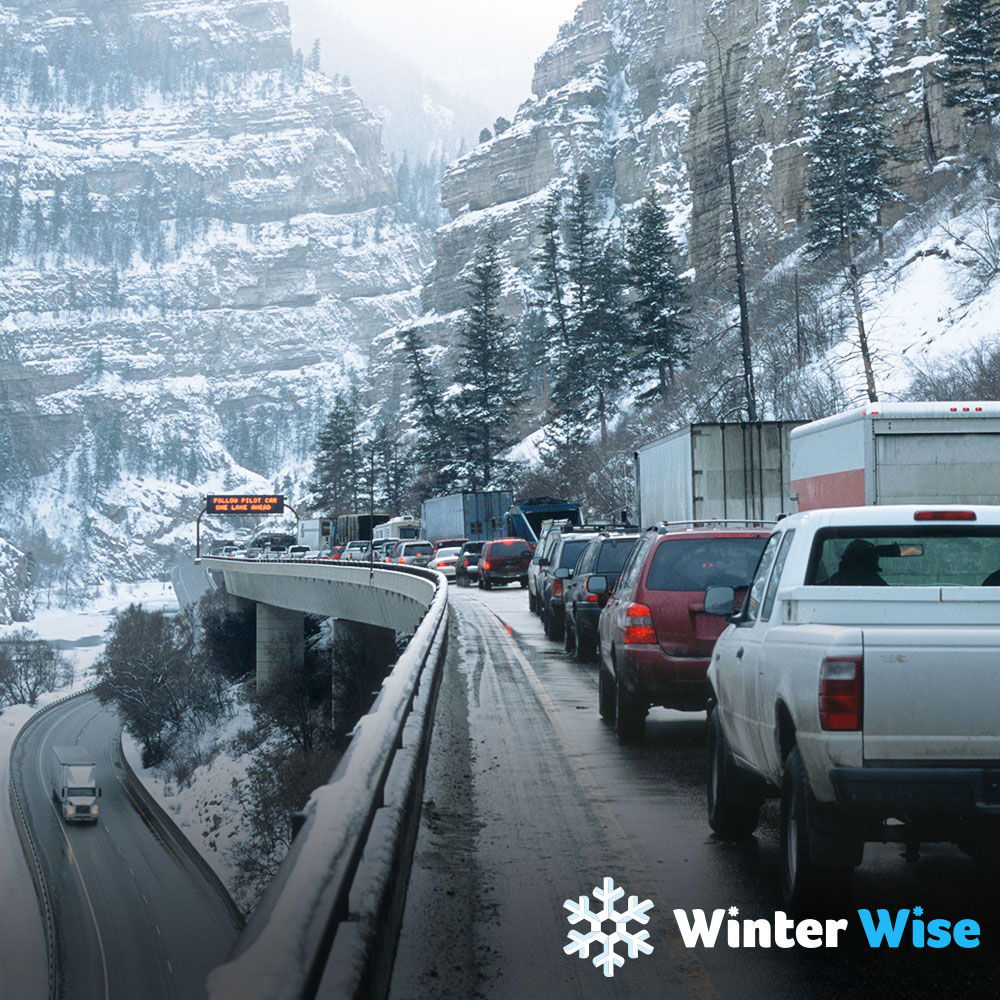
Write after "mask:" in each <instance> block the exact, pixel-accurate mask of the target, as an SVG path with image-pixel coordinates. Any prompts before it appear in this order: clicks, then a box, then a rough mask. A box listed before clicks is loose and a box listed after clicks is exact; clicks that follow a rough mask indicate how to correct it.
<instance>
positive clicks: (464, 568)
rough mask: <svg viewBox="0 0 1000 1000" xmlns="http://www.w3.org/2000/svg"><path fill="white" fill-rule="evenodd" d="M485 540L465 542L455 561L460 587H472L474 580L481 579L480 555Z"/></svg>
mask: <svg viewBox="0 0 1000 1000" xmlns="http://www.w3.org/2000/svg"><path fill="white" fill-rule="evenodd" d="M485 544H486V543H485V542H465V543H464V544H463V545H462V548H461V550H460V551H459V553H458V562H456V563H455V583H456V584H457V585H458V586H459V587H471V586H472V581H473V580H476V581H478V580H479V569H478V566H479V555H480V553H481V552H482V551H483V546H484V545H485Z"/></svg>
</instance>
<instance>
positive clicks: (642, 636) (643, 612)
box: [624, 604, 656, 646]
mask: <svg viewBox="0 0 1000 1000" xmlns="http://www.w3.org/2000/svg"><path fill="white" fill-rule="evenodd" d="M624 638H625V645H626V646H653V645H655V644H656V629H655V628H653V612H652V611H650V610H649V608H647V607H646V605H645V604H630V605H629V606H628V610H627V611H626V612H625V629H624Z"/></svg>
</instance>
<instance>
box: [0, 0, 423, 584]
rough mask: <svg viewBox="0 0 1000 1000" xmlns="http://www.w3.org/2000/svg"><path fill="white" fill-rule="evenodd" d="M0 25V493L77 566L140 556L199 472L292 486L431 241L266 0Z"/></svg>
mask: <svg viewBox="0 0 1000 1000" xmlns="http://www.w3.org/2000/svg"><path fill="white" fill-rule="evenodd" d="M0 46H2V49H3V52H4V59H3V61H2V63H0V362H2V363H0V445H2V447H0V475H2V476H3V477H4V478H5V480H6V481H7V482H8V484H9V487H10V488H8V490H6V491H5V498H6V504H7V506H6V507H5V508H4V509H3V510H2V511H0V514H2V516H3V521H4V524H5V526H6V527H7V529H8V533H9V534H10V536H11V537H12V538H14V539H16V540H17V541H18V543H19V544H21V545H22V547H26V548H30V549H31V550H32V551H33V552H34V553H35V554H36V557H39V558H40V559H42V560H43V561H45V560H48V561H49V563H50V564H52V565H55V563H56V562H58V561H59V560H62V559H66V558H69V559H70V562H71V563H72V564H73V566H74V570H73V573H74V575H75V577H76V583H77V584H80V583H83V582H85V578H86V577H87V576H88V575H90V576H92V577H93V578H94V579H96V578H97V577H99V576H107V575H113V576H115V577H117V578H120V579H121V578H131V579H135V578H140V577H148V576H150V575H151V574H155V573H158V572H161V571H162V570H163V569H164V567H166V566H168V565H171V564H172V563H173V562H175V561H176V560H177V558H178V557H179V555H180V554H182V552H183V551H184V550H183V548H182V547H180V543H182V542H184V543H185V544H186V540H187V539H188V538H189V537H191V536H193V518H194V515H195V514H196V513H197V511H198V510H199V509H200V506H201V504H200V502H199V501H200V498H201V497H203V495H204V494H205V492H206V491H209V490H213V489H222V488H229V489H237V488H244V487H247V488H249V487H253V488H257V489H263V488H266V489H281V488H282V487H284V488H285V489H286V491H288V492H290V493H293V494H295V495H298V493H299V492H300V489H301V483H302V481H303V479H304V478H305V477H306V476H307V474H308V472H309V464H310V463H309V460H308V458H307V455H308V452H309V450H310V448H311V446H312V443H313V441H314V438H315V433H316V430H317V428H318V426H319V423H320V422H321V420H322V419H323V417H324V415H325V412H326V409H327V406H328V403H329V399H330V397H331V396H332V394H333V392H334V391H335V390H336V389H338V388H339V387H341V386H343V385H344V384H345V383H346V381H347V380H348V378H350V377H352V376H351V373H352V372H355V373H356V372H359V371H363V370H364V368H365V367H366V366H367V364H368V354H369V345H370V343H371V340H372V338H373V337H375V336H377V335H378V334H379V333H381V332H382V331H383V330H384V329H385V328H387V327H389V326H393V325H395V324H397V323H399V322H401V321H404V320H406V319H407V318H409V317H411V316H413V315H414V314H415V313H416V312H417V309H418V295H419V287H420V282H421V278H422V274H423V272H424V270H425V269H426V267H427V266H428V264H429V263H430V256H429V254H430V248H429V245H428V240H427V237H426V235H425V234H424V233H423V232H422V231H421V230H420V229H419V227H417V226H415V225H413V224H412V223H410V222H407V221H403V215H404V213H401V212H399V210H398V203H397V200H396V192H395V183H394V180H393V177H392V174H391V172H390V170H389V168H388V166H387V164H386V162H385V158H384V156H383V151H382V147H381V141H380V125H379V123H378V121H377V120H376V119H375V118H374V117H373V116H372V115H371V113H370V112H369V111H368V110H367V109H366V108H365V107H364V105H363V104H362V103H361V101H360V100H359V99H358V98H357V96H356V95H355V93H354V92H353V90H352V89H351V88H350V87H349V86H345V85H343V84H340V83H337V84H335V83H334V82H332V81H331V80H329V79H327V78H326V77H324V76H322V75H320V74H318V73H314V72H311V71H310V70H308V69H306V68H305V67H304V65H303V60H302V59H301V57H300V56H298V55H296V54H295V53H294V52H293V50H292V46H291V40H290V33H289V25H288V14H287V9H286V8H285V6H284V4H282V3H278V2H270V0H223V2H218V3H205V2H200V0H176V2H171V3H165V2H162V0H113V2H109V3H104V4H102V5H100V7H99V8H95V7H94V5H92V4H89V3H86V2H84V0H80V2H68V3H63V4H60V5H59V9H58V12H56V11H55V10H54V9H51V8H45V7H40V6H39V5H37V4H34V3H27V2H25V3H12V2H9V0H8V2H2V3H0ZM229 527H230V533H231V526H229ZM210 530H211V528H210ZM219 530H220V531H224V530H225V528H224V527H222V526H220V527H219ZM81 556H84V557H85V558H84V559H81V558H79V557H81ZM67 582H70V583H71V582H72V581H67ZM70 589H72V588H70Z"/></svg>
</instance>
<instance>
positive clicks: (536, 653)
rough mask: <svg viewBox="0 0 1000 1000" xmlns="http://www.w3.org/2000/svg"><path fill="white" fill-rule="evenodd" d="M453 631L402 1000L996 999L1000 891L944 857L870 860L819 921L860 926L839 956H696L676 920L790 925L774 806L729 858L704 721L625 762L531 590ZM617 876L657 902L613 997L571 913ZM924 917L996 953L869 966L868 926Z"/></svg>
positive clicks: (659, 734) (964, 863) (406, 937)
mask: <svg viewBox="0 0 1000 1000" xmlns="http://www.w3.org/2000/svg"><path fill="white" fill-rule="evenodd" d="M451 628H452V632H451V637H450V647H449V659H448V664H447V667H446V674H445V678H444V681H443V686H442V690H441V695H440V701H439V705H438V712H437V718H436V722H435V732H434V744H433V746H432V752H431V758H430V769H429V773H428V779H427V786H426V789H425V795H424V798H425V802H424V811H423V819H422V827H421V833H420V839H419V841H418V844H417V855H416V859H415V863H414V872H413V877H412V879H411V884H410V889H409V894H408V898H407V911H406V915H405V918H404V926H403V934H402V936H401V939H400V944H399V949H398V953H397V959H396V965H395V969H394V974H393V984H392V992H391V996H392V997H393V1000H423V998H441V1000H451V998H460V997H489V998H494V997H495V998H509V1000H521V998H529V997H530V998H535V997H538V998H543V1000H562V998H564V997H565V998H569V997H591V996H594V997H605V996H606V997H629V998H632V997H635V998H645V997H654V996H655V997H674V996H676V997H724V998H727V1000H728V998H733V1000H736V998H740V1000H743V998H749V1000H756V998H760V1000H764V998H770V997H777V998H788V1000H793V998H796V1000H798V998H809V1000H811V998H814V997H815V998H820V997H822V998H826V997H831V996H836V997H838V998H854V997H857V998H859V1000H860V998H867V997H874V996H878V997H882V996H886V997H888V996H894V995H903V996H906V997H908V998H920V1000H923V998H927V1000H950V998H956V1000H957V998H958V997H963V998H964V997H970V996H971V997H986V996H994V995H996V992H997V981H998V973H1000V967H998V958H1000V947H998V942H1000V919H998V913H1000V907H998V903H997V889H996V886H997V883H996V882H995V881H991V880H990V879H987V878H986V877H985V876H984V873H983V872H982V870H981V869H979V868H977V867H976V866H975V865H974V864H973V863H972V862H971V861H970V860H969V859H968V858H966V857H965V856H964V855H963V854H962V853H961V852H959V851H958V850H957V849H955V848H953V847H950V846H946V845H940V846H931V847H928V848H926V849H924V850H923V852H922V854H921V858H920V860H919V861H918V863H917V864H916V865H910V864H907V863H906V862H905V861H904V860H902V859H901V858H900V856H899V847H898V846H895V845H871V844H869V845H867V846H866V848H865V861H864V864H863V866H862V867H861V868H860V869H859V870H858V872H857V873H856V878H855V884H854V888H853V894H852V896H851V900H850V902H849V903H846V904H845V905H844V907H843V909H842V910H838V911H837V912H835V913H833V914H825V915H823V914H817V916H834V917H838V918H843V919H847V920H848V921H849V927H848V931H847V932H846V933H845V934H842V935H841V936H840V938H839V943H838V947H836V948H822V947H821V948H816V949H804V948H802V947H798V946H797V947H793V948H788V949H779V948H776V947H772V948H770V949H761V948H756V949H744V948H730V947H728V946H727V945H726V943H725V938H724V935H723V936H720V939H719V941H718V943H717V944H716V946H715V947H714V948H706V947H697V948H693V949H689V948H687V947H686V946H685V945H684V944H683V942H682V941H681V939H680V936H679V934H678V931H677V926H676V923H675V920H674V917H673V915H672V911H673V909H674V908H682V909H685V910H688V911H690V910H692V909H694V908H702V909H704V910H706V911H711V910H713V909H715V908H717V907H725V908H728V907H730V906H735V907H737V908H738V909H739V915H740V918H741V919H742V918H753V919H761V918H767V919H770V918H772V917H773V915H774V913H775V911H777V910H779V909H780V908H781V902H780V898H779V894H778V872H777V865H778V839H777V807H776V804H775V803H769V804H768V806H767V807H766V808H765V813H764V817H763V820H762V822H761V826H760V828H759V830H758V832H757V834H756V836H755V837H754V838H753V839H752V840H750V841H747V842H744V843H742V844H728V843H724V842H722V841H719V840H718V839H716V838H715V837H714V836H713V835H712V834H711V831H710V830H709V828H708V823H707V820H706V816H705V785H704V771H705V747H704V744H705V718H704V715H703V714H701V713H699V714H697V715H694V714H686V713H677V712H668V711H665V710H662V709H654V710H653V711H652V712H651V714H650V718H649V720H648V728H647V738H646V742H645V744H644V745H643V746H641V747H622V746H619V745H618V743H617V740H616V738H615V735H614V732H613V730H612V729H611V728H610V727H609V726H608V725H606V724H605V723H603V722H602V721H601V719H600V717H599V715H598V713H597V667H596V665H580V664H577V663H575V662H574V661H573V659H572V658H571V657H570V656H569V655H568V654H566V653H564V652H563V651H562V644H561V643H559V644H556V643H554V642H552V641H550V640H548V639H546V638H545V636H544V634H543V632H542V628H541V624H540V622H539V620H538V619H537V618H536V617H535V616H534V615H532V614H530V613H529V612H528V610H527V595H526V593H525V592H524V591H521V590H520V589H517V588H510V589H507V590H494V591H492V592H486V593H484V592H482V591H477V590H464V589H463V590H458V589H456V588H454V587H453V588H452V622H451ZM605 876H610V877H613V878H614V879H615V881H616V884H618V885H619V886H622V887H623V888H625V889H626V893H627V895H633V894H634V895H637V896H638V897H639V899H640V900H645V899H650V900H652V902H653V909H652V911H651V913H650V921H649V923H648V924H647V925H646V929H648V930H649V932H650V937H649V943H650V944H652V945H653V946H654V951H653V953H652V954H650V955H640V956H639V957H638V958H637V959H635V960H634V961H633V960H627V961H626V962H625V964H624V965H623V966H622V967H621V968H619V969H617V970H616V972H615V974H614V976H613V977H611V978H606V977H605V976H604V975H602V973H601V970H600V969H597V968H595V967H594V966H593V965H592V964H591V962H590V961H586V960H581V959H580V958H579V957H577V956H575V955H574V956H567V955H565V954H564V953H563V946H564V945H565V944H567V942H568V939H567V932H568V931H569V930H570V929H571V925H570V924H568V923H567V921H566V917H567V911H566V910H564V909H563V901H564V900H566V899H567V898H572V899H577V898H578V897H579V896H581V895H588V894H589V893H590V892H591V890H592V889H593V888H594V887H595V886H597V885H599V884H601V880H602V879H603V878H604V877H605ZM593 905H594V907H595V908H596V907H597V904H596V902H594V904H593ZM913 906H922V907H923V909H924V919H925V920H929V919H933V918H944V919H948V920H950V921H955V920H958V919H961V918H972V919H974V920H976V921H978V922H979V923H980V924H981V927H982V933H981V942H982V943H981V945H980V947H978V948H975V949H963V948H959V947H957V946H954V945H952V946H951V947H948V948H943V949H929V948H923V949H920V948H915V947H914V946H913V945H912V943H911V942H910V941H909V938H904V941H903V943H902V944H901V946H900V947H899V948H898V949H895V950H891V949H888V948H886V947H884V946H883V947H882V948H880V949H872V948H871V947H869V945H868V943H867V940H866V938H865V937H864V935H863V934H862V933H861V930H860V920H859V918H858V915H857V910H858V908H859V907H868V908H870V909H872V910H875V909H876V908H878V907H884V908H886V909H888V910H889V911H890V912H892V913H893V914H895V911H896V910H897V909H900V908H910V907H913ZM580 926H582V925H580ZM637 926H638V925H635V924H633V925H632V929H636V928H637ZM618 950H619V952H620V953H622V954H624V953H625V948H624V945H621V944H620V945H619V946H618ZM595 954H596V950H594V951H592V952H591V958H593V956H594V955H595Z"/></svg>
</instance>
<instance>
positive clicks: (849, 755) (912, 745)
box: [705, 505, 1000, 909]
mask: <svg viewBox="0 0 1000 1000" xmlns="http://www.w3.org/2000/svg"><path fill="white" fill-rule="evenodd" d="M734 607H735V605H734V593H733V591H732V590H730V589H729V588H725V587H714V588H712V589H711V590H709V591H708V593H707V594H706V597H705V610H706V611H709V612H712V613H715V614H724V615H727V616H730V617H729V620H730V625H729V627H728V628H727V629H726V630H725V632H723V634H722V635H721V636H720V638H719V640H718V642H717V644H716V646H715V649H714V651H713V653H712V660H711V663H710V665H709V671H708V678H709V683H710V685H711V690H712V700H711V702H710V704H709V733H708V744H709V749H708V752H709V781H708V784H709V787H708V814H709V823H710V825H711V827H712V829H713V830H715V832H716V833H718V834H719V835H720V836H723V837H726V838H734V839H735V838H737V837H742V836H749V835H750V834H751V833H752V832H753V831H754V830H755V829H756V827H757V822H758V816H759V812H760V808H761V804H762V802H763V800H764V798H767V797H771V796H778V795H780V797H781V882H782V894H783V896H784V900H785V903H786V904H787V905H788V906H789V907H790V908H791V909H801V908H802V905H803V903H805V902H806V901H807V900H809V899H815V897H816V896H817V895H820V896H822V895H825V894H826V890H827V889H828V888H830V887H831V886H837V887H839V888H840V889H843V888H844V887H845V886H846V885H849V881H850V875H851V872H852V871H853V869H854V867H856V866H857V865H858V864H860V863H861V858H862V853H863V849H864V844H865V842H872V841H899V842H901V843H903V844H905V845H906V849H907V856H908V857H911V858H914V859H915V857H916V852H917V848H918V846H919V844H920V843H921V842H935V841H937V842H953V843H956V844H958V845H959V846H960V847H961V848H962V849H963V850H966V851H967V852H968V853H970V854H972V855H973V856H977V855H978V856H981V857H983V858H984V859H986V860H989V859H991V858H992V859H993V861H994V863H997V862H998V861H1000V507H989V506H970V507H961V506H955V507H951V506H947V507H946V506H940V505H937V506H933V505H920V506H916V505H900V506H885V507H845V508H840V509H837V510H815V511H808V512H805V513H800V514H795V515H793V516H791V517H788V518H785V519H784V520H782V521H780V522H779V523H778V526H777V527H776V528H775V531H774V533H773V534H772V535H771V538H770V539H769V541H768V544H767V547H766V549H765V550H764V552H763V554H762V556H761V560H760V563H759V565H758V567H757V571H756V574H755V576H754V579H753V581H752V583H751V584H750V589H749V592H748V594H747V597H746V600H745V601H744V602H743V607H742V610H741V611H740V612H739V613H738V614H734Z"/></svg>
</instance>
